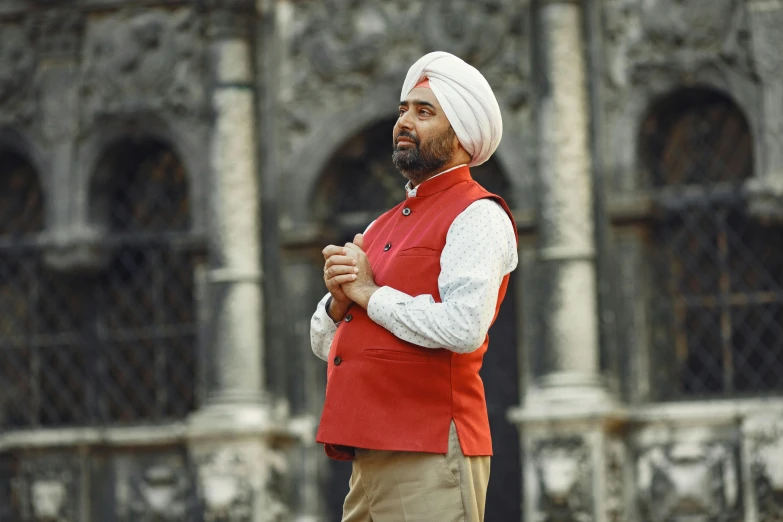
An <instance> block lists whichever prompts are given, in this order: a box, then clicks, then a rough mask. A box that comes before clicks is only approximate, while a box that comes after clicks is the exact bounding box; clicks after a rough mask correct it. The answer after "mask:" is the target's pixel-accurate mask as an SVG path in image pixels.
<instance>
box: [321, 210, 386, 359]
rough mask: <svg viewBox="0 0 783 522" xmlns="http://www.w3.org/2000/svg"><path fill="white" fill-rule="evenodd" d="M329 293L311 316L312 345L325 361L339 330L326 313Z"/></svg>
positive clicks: (365, 230)
mask: <svg viewBox="0 0 783 522" xmlns="http://www.w3.org/2000/svg"><path fill="white" fill-rule="evenodd" d="M373 223H375V221H373V222H372V223H370V224H369V225H367V228H366V229H364V233H365V234H366V233H367V231H368V230H370V227H371V226H372V225H373ZM329 295H330V294H328V293H327V294H326V295H325V296H324V297H323V299H321V301H319V302H318V306H316V307H315V313H314V314H313V317H312V318H310V347H311V348H312V350H313V353H314V354H315V355H317V356H318V357H319V358H320V359H323V360H324V361H326V360H328V359H329V348H331V346H332V340H333V339H334V334H335V333H336V332H337V324H335V322H334V321H332V318H331V317H329V314H327V313H326V300H327V299H329Z"/></svg>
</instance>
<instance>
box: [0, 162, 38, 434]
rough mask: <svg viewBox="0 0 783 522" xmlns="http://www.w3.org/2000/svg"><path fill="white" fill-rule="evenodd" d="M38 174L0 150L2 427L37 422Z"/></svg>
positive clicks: (0, 361)
mask: <svg viewBox="0 0 783 522" xmlns="http://www.w3.org/2000/svg"><path fill="white" fill-rule="evenodd" d="M43 228H44V204H43V193H42V190H41V185H40V183H39V179H38V175H37V173H36V172H35V170H34V169H33V167H32V165H31V164H30V163H29V162H28V161H27V160H26V159H25V158H24V157H23V156H21V155H20V154H18V153H16V152H14V151H11V150H8V149H2V150H0V428H2V427H3V426H18V425H26V424H38V423H39V422H40V421H41V420H42V419H41V413H42V412H41V408H40V404H41V379H40V377H41V374H42V372H44V371H45V368H44V366H45V365H44V364H43V363H44V361H43V360H42V356H43V354H42V352H43V351H46V347H47V345H48V343H47V341H48V340H49V339H45V338H46V337H47V336H46V335H45V331H46V328H45V325H44V324H43V323H45V319H44V318H43V317H42V316H41V313H40V312H41V310H40V306H39V305H40V303H41V300H42V292H41V290H42V288H41V285H40V281H41V270H42V267H41V256H40V248H39V233H40V232H41V231H42V230H43Z"/></svg>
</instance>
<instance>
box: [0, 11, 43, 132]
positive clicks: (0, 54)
mask: <svg viewBox="0 0 783 522" xmlns="http://www.w3.org/2000/svg"><path fill="white" fill-rule="evenodd" d="M36 65H37V58H36V53H35V48H34V47H33V45H32V41H31V39H30V30H29V29H28V27H27V26H26V25H25V24H20V23H9V22H5V23H0V125H2V124H15V123H16V124H18V123H22V124H24V123H29V122H30V120H31V119H32V118H33V115H34V113H35V94H34V88H35V86H34V76H35V69H36Z"/></svg>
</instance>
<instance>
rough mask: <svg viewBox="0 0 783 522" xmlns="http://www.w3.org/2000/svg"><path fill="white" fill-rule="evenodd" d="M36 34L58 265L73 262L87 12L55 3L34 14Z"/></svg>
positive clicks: (52, 252)
mask: <svg viewBox="0 0 783 522" xmlns="http://www.w3.org/2000/svg"><path fill="white" fill-rule="evenodd" d="M32 27H33V39H34V41H35V42H36V50H37V51H38V54H39V69H38V82H37V91H38V92H37V95H38V100H39V106H38V117H39V122H40V123H39V130H38V134H39V136H40V138H41V140H42V142H43V143H45V144H46V148H47V150H48V157H47V161H48V165H49V167H50V171H49V176H50V178H49V179H48V180H46V181H47V184H48V186H49V187H51V189H52V193H51V197H48V198H46V200H47V208H46V212H47V232H48V235H49V237H50V239H51V242H50V248H49V249H48V251H47V256H46V260H47V262H48V263H49V264H50V265H52V266H54V267H57V268H70V267H71V266H72V265H73V263H74V261H75V260H74V259H73V253H72V252H71V250H72V249H71V247H72V245H73V240H74V236H73V219H72V217H73V212H72V204H73V201H74V199H75V194H74V193H73V189H74V185H75V183H74V175H75V172H74V171H75V169H76V164H77V163H76V161H77V160H76V137H77V136H78V134H79V132H78V131H79V89H80V87H81V71H80V53H81V43H82V39H83V29H84V18H83V16H82V14H81V13H79V12H78V11H65V10H58V9H50V10H47V11H42V12H41V13H38V14H37V15H34V16H33V19H32Z"/></svg>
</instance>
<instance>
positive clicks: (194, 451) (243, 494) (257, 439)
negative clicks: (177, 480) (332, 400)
mask: <svg viewBox="0 0 783 522" xmlns="http://www.w3.org/2000/svg"><path fill="white" fill-rule="evenodd" d="M275 417H276V416H275V415H274V414H273V413H272V412H271V411H270V409H268V408H266V407H265V406H260V405H215V406H208V407H206V408H205V409H204V410H203V411H200V412H197V413H195V414H194V415H193V416H192V417H191V419H190V422H189V426H188V452H189V454H190V458H191V462H192V463H193V465H194V466H195V468H196V469H195V475H196V477H197V482H198V484H197V489H198V497H199V499H200V501H201V508H202V513H203V519H204V522H282V521H284V520H287V517H288V513H289V509H288V507H287V506H286V504H285V501H284V497H285V495H284V492H283V487H284V484H285V476H286V474H287V463H286V456H285V454H284V452H283V449H284V448H285V447H286V446H288V445H289V444H291V443H293V442H295V441H296V440H297V439H298V438H297V437H296V436H295V435H294V434H293V433H292V432H291V431H290V430H289V429H288V426H286V424H284V423H282V422H275Z"/></svg>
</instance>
